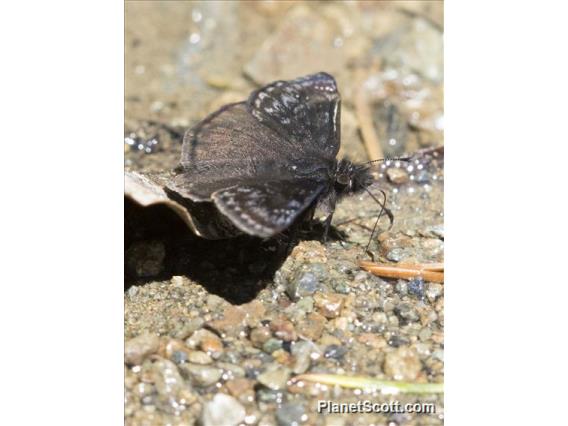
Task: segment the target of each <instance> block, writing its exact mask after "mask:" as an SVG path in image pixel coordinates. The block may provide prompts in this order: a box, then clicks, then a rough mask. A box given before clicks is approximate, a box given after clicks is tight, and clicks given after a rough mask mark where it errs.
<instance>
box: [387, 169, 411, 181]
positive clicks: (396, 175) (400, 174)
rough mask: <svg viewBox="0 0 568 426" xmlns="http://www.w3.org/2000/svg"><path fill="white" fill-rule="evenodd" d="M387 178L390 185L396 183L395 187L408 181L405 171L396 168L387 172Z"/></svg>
mask: <svg viewBox="0 0 568 426" xmlns="http://www.w3.org/2000/svg"><path fill="white" fill-rule="evenodd" d="M387 177H388V178H389V180H390V181H391V182H392V183H396V184H397V185H401V184H403V183H406V182H408V180H409V178H408V173H407V172H406V170H404V169H399V168H396V167H392V168H390V169H388V170H387Z"/></svg>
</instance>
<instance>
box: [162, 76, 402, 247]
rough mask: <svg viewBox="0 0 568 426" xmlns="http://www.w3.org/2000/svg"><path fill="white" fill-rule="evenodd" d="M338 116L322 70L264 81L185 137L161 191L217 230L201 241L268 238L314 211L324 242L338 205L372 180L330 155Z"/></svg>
mask: <svg viewBox="0 0 568 426" xmlns="http://www.w3.org/2000/svg"><path fill="white" fill-rule="evenodd" d="M340 119H341V97H340V95H339V91H338V87H337V83H336V81H335V79H334V78H333V77H332V76H331V75H329V74H327V73H324V72H320V73H317V74H312V75H308V76H305V77H301V78H297V79H294V80H289V81H276V82H273V83H271V84H268V85H267V86H265V87H262V88H260V89H258V90H256V91H254V92H253V93H251V95H250V96H249V98H248V99H247V100H246V101H243V102H238V103H233V104H228V105H225V106H223V107H222V108H220V109H219V110H218V111H216V112H214V113H212V114H211V115H209V116H208V117H206V118H205V119H204V120H203V121H201V122H200V123H198V124H197V125H196V126H195V127H193V128H192V129H190V130H188V131H187V132H186V134H185V135H184V139H183V146H182V154H181V161H180V165H179V167H178V168H177V174H176V175H175V176H174V177H173V178H172V180H171V181H170V182H169V183H168V184H167V190H168V191H169V192H170V193H173V194H175V195H176V197H177V198H178V199H179V198H180V197H181V198H182V199H184V200H185V201H186V202H188V203H189V205H191V206H192V207H191V208H193V210H194V211H195V210H196V209H198V210H200V211H203V207H207V209H206V211H207V213H206V214H205V216H206V217H203V216H204V215H203V214H202V217H201V221H203V220H207V216H208V217H209V218H210V219H211V223H213V224H215V225H216V226H213V227H202V229H201V232H200V234H201V236H203V237H205V238H213V239H217V238H228V237H231V236H235V235H236V234H239V233H241V234H242V233H244V234H248V235H252V236H256V237H260V238H270V237H274V236H276V235H278V234H280V233H282V232H283V231H285V230H286V229H287V228H289V227H290V226H291V225H292V224H294V223H295V222H296V221H298V220H303V218H304V217H305V215H306V214H308V215H313V211H314V210H315V207H319V208H320V209H322V211H323V212H324V213H325V214H326V215H327V217H326V220H325V235H324V238H325V237H326V236H327V231H328V229H329V226H330V224H331V219H332V216H333V212H334V211H335V205H336V203H337V201H338V200H339V199H340V198H341V197H343V196H344V195H347V194H351V193H356V192H360V191H363V190H366V188H367V187H368V186H369V185H370V184H371V183H372V181H373V178H372V176H371V173H370V171H369V165H368V164H369V163H367V164H360V165H357V164H354V163H352V162H350V161H349V160H347V159H342V160H338V159H337V158H336V156H337V153H338V151H339V147H340V127H341V126H340ZM383 195H384V193H383ZM371 196H372V194H371ZM373 198H375V197H373ZM375 201H377V202H378V203H379V204H380V205H381V206H382V208H383V209H384V210H385V211H386V212H387V214H388V215H389V218H390V219H391V223H392V214H391V213H390V212H389V211H388V210H387V209H386V208H385V207H384V203H380V202H379V201H378V200H377V199H376V198H375ZM186 204H187V203H186ZM212 206H214V208H213V209H212V208H211V207H212ZM199 207H201V209H199ZM214 213H217V214H216V216H217V218H216V219H215V220H213V219H214V218H213V216H215V214H214ZM379 217H380V215H379ZM230 228H233V229H230Z"/></svg>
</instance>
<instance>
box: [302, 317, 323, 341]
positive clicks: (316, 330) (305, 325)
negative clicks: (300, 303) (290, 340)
mask: <svg viewBox="0 0 568 426" xmlns="http://www.w3.org/2000/svg"><path fill="white" fill-rule="evenodd" d="M325 323H326V319H325V317H324V316H323V315H320V314H318V313H317V312H311V313H309V314H308V315H307V316H306V318H305V319H304V320H302V321H300V323H299V324H298V326H297V327H296V330H297V331H298V334H299V335H300V336H301V337H303V338H304V339H308V340H313V341H315V340H318V339H319V338H320V337H321V335H322V333H323V329H324V327H325Z"/></svg>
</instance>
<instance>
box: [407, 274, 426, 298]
mask: <svg viewBox="0 0 568 426" xmlns="http://www.w3.org/2000/svg"><path fill="white" fill-rule="evenodd" d="M424 287H425V286H424V280H423V279H422V277H417V278H413V279H411V280H410V281H409V282H408V293H409V294H412V295H414V296H416V297H418V298H419V299H422V298H423V297H424Z"/></svg>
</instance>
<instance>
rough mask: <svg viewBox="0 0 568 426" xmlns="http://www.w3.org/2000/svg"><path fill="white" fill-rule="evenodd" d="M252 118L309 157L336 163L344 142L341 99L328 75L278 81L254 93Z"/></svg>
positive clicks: (251, 103) (251, 104) (250, 104)
mask: <svg viewBox="0 0 568 426" xmlns="http://www.w3.org/2000/svg"><path fill="white" fill-rule="evenodd" d="M248 104H249V107H250V109H251V114H252V115H253V116H254V117H256V118H257V119H258V120H259V121H261V122H262V123H264V124H265V125H266V126H267V127H269V128H271V129H274V131H276V132H277V133H278V134H279V135H280V136H281V137H282V138H283V139H286V140H288V141H289V142H288V143H289V144H291V145H294V146H295V147H296V149H298V150H299V151H300V152H303V153H305V154H308V155H309V154H316V155H318V156H320V157H322V158H326V159H335V156H336V155H337V152H338V151H339V142H340V128H339V125H340V114H341V108H340V97H339V93H338V91H337V84H336V83H335V79H334V78H333V77H332V76H330V75H329V74H326V73H319V74H313V75H310V76H307V77H302V78H298V79H296V80H291V81H277V82H274V83H272V84H270V85H268V86H266V87H263V88H262V89H259V90H257V91H256V92H254V93H252V95H251V96H250V97H249V100H248Z"/></svg>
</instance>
